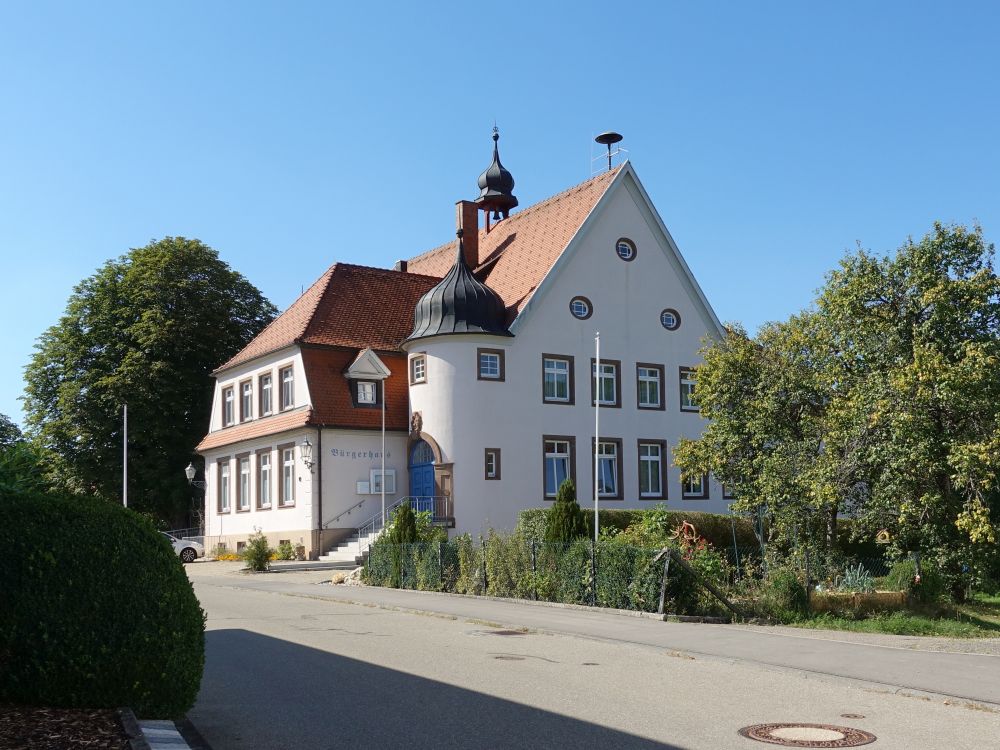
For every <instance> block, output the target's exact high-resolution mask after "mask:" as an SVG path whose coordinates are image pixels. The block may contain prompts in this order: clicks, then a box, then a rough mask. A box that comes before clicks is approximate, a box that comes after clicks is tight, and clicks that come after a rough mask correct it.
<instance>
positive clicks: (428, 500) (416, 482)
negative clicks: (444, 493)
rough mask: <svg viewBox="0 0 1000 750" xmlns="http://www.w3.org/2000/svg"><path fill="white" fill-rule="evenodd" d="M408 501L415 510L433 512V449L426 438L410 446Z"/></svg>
mask: <svg viewBox="0 0 1000 750" xmlns="http://www.w3.org/2000/svg"><path fill="white" fill-rule="evenodd" d="M409 470H410V496H411V497H412V498H413V499H412V500H411V501H410V503H411V504H412V506H413V509H414V510H415V511H422V510H429V511H431V512H432V513H433V512H434V449H433V448H431V446H430V443H428V442H427V441H426V440H417V441H416V442H414V443H413V445H412V446H410V462H409Z"/></svg>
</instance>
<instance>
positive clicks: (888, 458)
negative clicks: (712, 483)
mask: <svg viewBox="0 0 1000 750" xmlns="http://www.w3.org/2000/svg"><path fill="white" fill-rule="evenodd" d="M993 261H994V249H993V246H992V245H987V244H986V243H985V242H984V240H983V236H982V230H981V229H980V228H979V227H974V228H973V229H972V230H969V229H966V228H964V227H946V226H942V225H940V224H938V225H935V227H934V230H933V231H932V232H931V233H929V234H928V235H927V236H925V237H924V238H923V239H922V240H920V241H919V242H914V241H912V240H910V241H908V242H907V243H906V244H904V245H903V246H902V247H900V248H899V250H898V251H897V252H896V254H895V255H893V256H891V257H876V256H874V255H872V254H870V253H868V252H866V251H864V250H859V251H858V252H856V253H852V254H849V255H848V256H847V257H845V258H844V259H843V260H842V261H841V263H840V266H839V268H837V269H836V270H835V271H833V272H832V273H831V274H830V275H829V276H828V277H827V281H826V284H825V285H824V286H823V288H822V289H821V290H820V292H819V295H818V297H817V300H816V304H815V306H814V307H813V308H812V309H810V310H808V311H806V312H803V313H802V314H800V315H796V316H793V317H792V318H790V319H789V320H788V321H785V322H781V323H772V324H769V325H765V326H764V327H763V328H762V329H761V330H760V332H759V333H758V335H757V336H756V338H754V339H751V338H749V337H748V336H747V335H746V333H745V332H744V331H742V330H740V329H739V328H738V327H734V328H733V329H731V330H730V331H729V333H728V335H727V336H726V337H725V338H724V339H723V340H721V341H713V342H709V343H708V344H707V345H706V347H705V348H704V350H703V355H704V363H703V364H702V365H701V366H700V367H699V369H698V391H697V400H698V403H699V405H700V406H701V410H702V414H703V415H704V416H706V417H708V418H709V419H710V420H711V421H710V422H709V424H708V426H707V428H706V430H705V432H704V434H703V436H702V438H701V439H699V440H694V441H684V442H683V443H682V444H681V445H680V447H679V448H678V450H677V452H676V455H675V458H676V461H677V463H678V464H679V465H680V466H681V468H682V471H685V472H692V473H693V472H696V471H704V470H711V471H714V472H715V473H716V475H717V476H718V477H719V478H720V480H722V481H723V482H725V483H726V484H727V485H728V486H730V487H732V488H734V489H735V490H736V492H737V495H738V497H739V498H740V499H739V500H738V501H737V503H736V508H737V509H740V510H745V511H754V510H757V509H759V508H766V510H767V513H768V514H769V515H770V516H771V517H772V519H773V520H774V521H775V526H774V528H775V529H776V530H777V532H778V533H781V531H782V529H783V528H784V529H785V530H787V529H788V528H789V527H790V526H792V525H793V524H801V523H806V522H807V519H809V518H813V519H815V518H816V517H817V516H819V517H823V518H826V519H828V520H829V521H831V522H832V521H834V520H835V519H836V515H837V513H838V512H844V511H847V512H850V513H851V514H853V515H855V516H856V517H857V518H858V519H859V524H858V525H857V528H858V529H859V530H860V531H861V532H862V533H864V534H866V535H874V533H875V532H876V531H878V530H880V529H887V530H888V531H889V532H890V535H891V538H892V544H893V547H894V550H895V552H897V553H898V554H903V553H905V552H913V551H917V552H920V553H922V554H923V555H925V556H930V557H933V558H934V559H935V560H936V561H937V562H938V564H939V565H940V566H941V567H942V570H945V571H947V572H948V573H949V574H950V575H951V576H952V580H957V579H958V577H959V571H961V570H962V569H963V566H964V565H969V566H970V567H971V566H974V565H975V564H976V560H977V559H980V558H981V557H982V556H983V555H984V554H996V552H995V550H996V542H997V539H998V536H1000V518H998V515H1000V503H998V497H1000V377H998V372H1000V280H998V278H997V275H996V272H995V271H994V265H993ZM831 525H832V523H828V524H827V525H826V526H827V529H828V530H829V527H830V526H831Z"/></svg>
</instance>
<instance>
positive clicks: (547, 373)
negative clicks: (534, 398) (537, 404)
mask: <svg viewBox="0 0 1000 750" xmlns="http://www.w3.org/2000/svg"><path fill="white" fill-rule="evenodd" d="M573 365H574V359H573V357H570V356H567V355H565V354H543V355H542V403H545V404H567V405H572V404H573V403H574V402H575V401H576V384H575V383H574V381H573V369H574V367H573Z"/></svg>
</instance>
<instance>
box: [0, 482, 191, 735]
mask: <svg viewBox="0 0 1000 750" xmlns="http://www.w3.org/2000/svg"><path fill="white" fill-rule="evenodd" d="M0 509H2V511H3V517H4V518H3V520H4V523H3V524H2V526H0V549H2V550H3V552H4V557H5V560H4V570H3V573H2V575H0V674H2V675H3V677H2V679H0V701H12V702H15V703H24V704H29V705H46V706H66V707H86V708H115V707H118V706H129V707H131V708H133V709H134V710H135V711H136V713H137V714H139V715H140V716H143V717H150V718H154V717H155V718H172V717H175V716H179V715H181V714H183V713H184V712H185V711H187V710H188V709H189V708H190V707H191V706H192V705H193V704H194V700H195V698H196V696H197V694H198V688H199V686H200V684H201V675H202V669H203V667H204V661H205V635H204V631H205V619H204V614H203V612H202V610H201V607H200V606H199V604H198V600H197V599H196V598H195V595H194V590H193V589H192V587H191V583H190V581H188V578H187V575H186V574H185V573H184V570H183V568H182V566H181V562H180V560H179V559H178V557H177V555H176V554H175V553H174V551H173V548H172V546H171V545H170V543H169V542H168V541H167V540H166V538H164V537H163V536H162V535H161V534H160V533H158V532H157V531H156V530H155V529H154V528H153V526H152V524H150V522H149V521H148V520H146V519H145V518H143V517H142V516H140V515H138V514H136V513H134V512H132V511H129V510H126V509H124V508H121V507H120V506H117V505H114V504H112V503H109V502H106V501H101V500H94V499H90V498H84V497H70V496H65V497H59V496H51V495H36V496H25V495H18V496H11V495H10V494H4V495H0Z"/></svg>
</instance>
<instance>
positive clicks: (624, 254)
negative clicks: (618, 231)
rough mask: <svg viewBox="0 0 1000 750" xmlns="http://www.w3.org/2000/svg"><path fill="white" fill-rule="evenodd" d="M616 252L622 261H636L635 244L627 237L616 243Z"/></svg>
mask: <svg viewBox="0 0 1000 750" xmlns="http://www.w3.org/2000/svg"><path fill="white" fill-rule="evenodd" d="M615 252H616V253H618V257H619V258H621V259H622V260H635V243H634V242H632V240H630V239H628V238H627V237H622V238H621V239H620V240H618V242H616V243H615Z"/></svg>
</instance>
